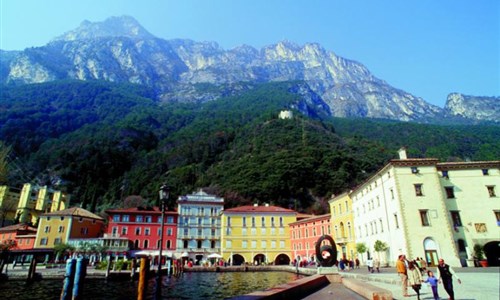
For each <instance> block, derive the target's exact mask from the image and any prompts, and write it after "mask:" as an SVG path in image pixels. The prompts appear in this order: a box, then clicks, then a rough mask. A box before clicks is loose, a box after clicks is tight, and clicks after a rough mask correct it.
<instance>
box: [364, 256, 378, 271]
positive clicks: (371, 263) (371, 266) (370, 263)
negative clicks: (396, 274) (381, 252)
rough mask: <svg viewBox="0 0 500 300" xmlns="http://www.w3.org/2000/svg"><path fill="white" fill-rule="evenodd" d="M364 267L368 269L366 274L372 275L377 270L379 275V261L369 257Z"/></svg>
mask: <svg viewBox="0 0 500 300" xmlns="http://www.w3.org/2000/svg"><path fill="white" fill-rule="evenodd" d="M366 266H367V267H368V272H370V273H373V272H374V271H375V270H377V273H380V260H378V259H377V258H375V259H372V258H371V257H369V258H368V260H367V261H366Z"/></svg>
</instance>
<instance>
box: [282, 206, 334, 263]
mask: <svg viewBox="0 0 500 300" xmlns="http://www.w3.org/2000/svg"><path fill="white" fill-rule="evenodd" d="M330 220H331V217H330V214H325V215H320V216H311V217H309V218H305V219H302V220H299V221H296V222H292V223H290V245H291V247H292V254H293V260H296V261H299V262H300V261H302V262H306V263H310V262H315V261H316V249H315V247H316V242H317V241H318V239H319V238H320V237H321V236H323V235H325V234H326V235H330V236H331V235H332V231H331V228H332V227H331V226H330Z"/></svg>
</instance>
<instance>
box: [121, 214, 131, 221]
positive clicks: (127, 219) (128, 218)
mask: <svg viewBox="0 0 500 300" xmlns="http://www.w3.org/2000/svg"><path fill="white" fill-rule="evenodd" d="M122 221H123V222H130V216H129V215H123V217H122Z"/></svg>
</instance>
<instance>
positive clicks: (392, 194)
mask: <svg viewBox="0 0 500 300" xmlns="http://www.w3.org/2000/svg"><path fill="white" fill-rule="evenodd" d="M389 192H391V199H392V200H394V190H393V189H390V190H389Z"/></svg>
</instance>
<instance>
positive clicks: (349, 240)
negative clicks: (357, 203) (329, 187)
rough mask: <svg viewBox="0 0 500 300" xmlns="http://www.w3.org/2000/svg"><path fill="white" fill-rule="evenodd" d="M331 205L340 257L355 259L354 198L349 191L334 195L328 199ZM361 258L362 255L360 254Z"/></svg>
mask: <svg viewBox="0 0 500 300" xmlns="http://www.w3.org/2000/svg"><path fill="white" fill-rule="evenodd" d="M328 203H329V205H330V214H331V220H330V224H331V227H332V235H333V239H334V241H335V244H336V245H337V251H338V259H341V258H346V259H349V260H350V259H355V258H356V257H357V256H358V253H357V252H356V238H355V234H354V233H355V231H354V214H353V210H352V200H351V197H349V194H348V193H343V194H341V195H338V196H335V197H333V198H332V199H331V200H330V201H328ZM359 259H360V260H361V259H362V257H361V256H359Z"/></svg>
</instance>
